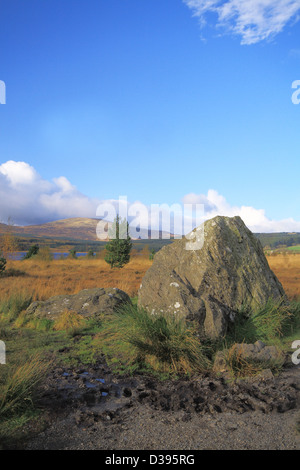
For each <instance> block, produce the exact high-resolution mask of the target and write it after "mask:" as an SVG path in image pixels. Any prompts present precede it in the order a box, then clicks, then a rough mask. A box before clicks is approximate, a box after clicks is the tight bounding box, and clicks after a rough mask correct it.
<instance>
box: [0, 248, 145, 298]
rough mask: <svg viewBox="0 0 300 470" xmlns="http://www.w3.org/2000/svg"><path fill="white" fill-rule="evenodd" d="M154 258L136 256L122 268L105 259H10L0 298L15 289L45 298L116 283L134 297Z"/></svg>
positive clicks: (10, 293)
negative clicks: (113, 266)
mask: <svg viewBox="0 0 300 470" xmlns="http://www.w3.org/2000/svg"><path fill="white" fill-rule="evenodd" d="M152 262H153V261H150V260H149V256H148V257H147V256H141V255H138V256H133V257H132V259H131V260H130V262H129V263H128V264H127V265H126V266H124V267H123V268H122V269H118V268H113V269H111V267H110V266H109V265H108V264H107V263H106V262H105V261H104V260H103V259H88V258H87V257H80V258H78V259H74V260H72V259H61V260H60V259H59V260H53V261H50V262H45V261H39V260H34V259H29V260H24V261H8V262H7V269H6V275H5V276H4V277H2V278H1V280H0V285H1V298H2V299H3V298H5V297H9V296H11V295H12V294H13V293H16V292H18V293H26V295H28V294H30V295H32V298H33V300H37V299H39V300H45V299H48V298H49V297H52V296H54V295H65V294H76V293H77V292H79V291H80V290H82V289H91V288H94V287H117V288H119V289H122V290H123V291H125V292H127V293H128V294H129V296H130V297H135V296H136V295H137V291H138V289H139V286H140V284H141V281H142V278H143V276H144V275H145V273H146V271H147V269H148V268H149V267H150V266H151V264H152ZM8 274H15V275H8Z"/></svg>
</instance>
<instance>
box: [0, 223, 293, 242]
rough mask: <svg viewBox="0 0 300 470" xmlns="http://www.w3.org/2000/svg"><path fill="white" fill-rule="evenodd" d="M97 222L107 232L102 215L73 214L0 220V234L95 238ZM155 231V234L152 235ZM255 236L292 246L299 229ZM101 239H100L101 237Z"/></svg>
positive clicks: (145, 235)
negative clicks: (38, 220) (34, 221)
mask: <svg viewBox="0 0 300 470" xmlns="http://www.w3.org/2000/svg"><path fill="white" fill-rule="evenodd" d="M98 224H99V226H100V228H101V231H102V233H105V231H107V232H108V229H109V228H110V227H111V225H112V223H111V222H107V221H105V220H101V219H93V218H84V217H73V218H69V219H61V220H56V221H54V222H47V223H44V224H39V225H26V226H18V225H7V224H4V223H0V236H1V235H3V234H4V233H7V232H12V233H14V235H16V236H18V235H19V236H20V237H22V236H23V237H26V238H27V237H32V238H33V237H34V238H51V239H67V240H81V241H90V242H97V241H100V239H99V238H98V237H97V233H96V229H97V225H98ZM139 234H140V235H139V237H137V236H136V234H135V235H134V236H132V234H130V235H131V236H132V239H133V240H138V239H139V238H141V239H142V240H150V239H151V234H150V231H149V230H147V229H141V230H140V232H139ZM153 235H154V236H153ZM255 235H256V237H257V238H258V239H259V240H260V242H261V243H262V245H263V247H270V248H277V247H278V246H280V245H286V246H291V245H295V244H299V245H300V233H295V232H281V233H256V234H255ZM152 238H155V239H162V238H166V239H168V238H171V239H172V238H173V235H172V234H169V233H168V232H161V231H159V232H158V231H156V232H154V234H152ZM102 241H103V240H102Z"/></svg>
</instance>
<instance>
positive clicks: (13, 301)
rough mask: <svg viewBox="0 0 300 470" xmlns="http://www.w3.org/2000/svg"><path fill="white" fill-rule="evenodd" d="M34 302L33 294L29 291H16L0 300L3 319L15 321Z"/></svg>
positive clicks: (0, 311) (0, 314)
mask: <svg viewBox="0 0 300 470" xmlns="http://www.w3.org/2000/svg"><path fill="white" fill-rule="evenodd" d="M31 302H32V296H31V295H29V294H27V293H22V292H21V293H16V294H13V295H11V296H10V297H8V298H5V299H2V300H0V316H1V319H2V320H7V321H14V320H16V319H17V318H18V316H19V315H20V314H21V312H22V311H24V310H26V309H27V308H28V307H29V305H30V304H31Z"/></svg>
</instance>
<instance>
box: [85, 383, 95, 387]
mask: <svg viewBox="0 0 300 470" xmlns="http://www.w3.org/2000/svg"><path fill="white" fill-rule="evenodd" d="M84 385H85V386H86V387H87V388H95V387H96V386H97V385H95V384H92V383H91V382H85V384H84Z"/></svg>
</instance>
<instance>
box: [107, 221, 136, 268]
mask: <svg viewBox="0 0 300 470" xmlns="http://www.w3.org/2000/svg"><path fill="white" fill-rule="evenodd" d="M108 235H109V238H110V241H109V242H108V243H107V244H106V255H105V258H104V259H105V261H106V262H107V263H108V264H110V267H111V268H123V266H124V265H125V264H127V263H128V262H129V260H130V252H131V249H132V242H131V238H130V236H129V225H128V222H127V220H126V219H124V220H122V219H121V218H120V216H119V215H117V217H116V218H115V220H114V222H113V225H112V227H111V229H109V231H108Z"/></svg>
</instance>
